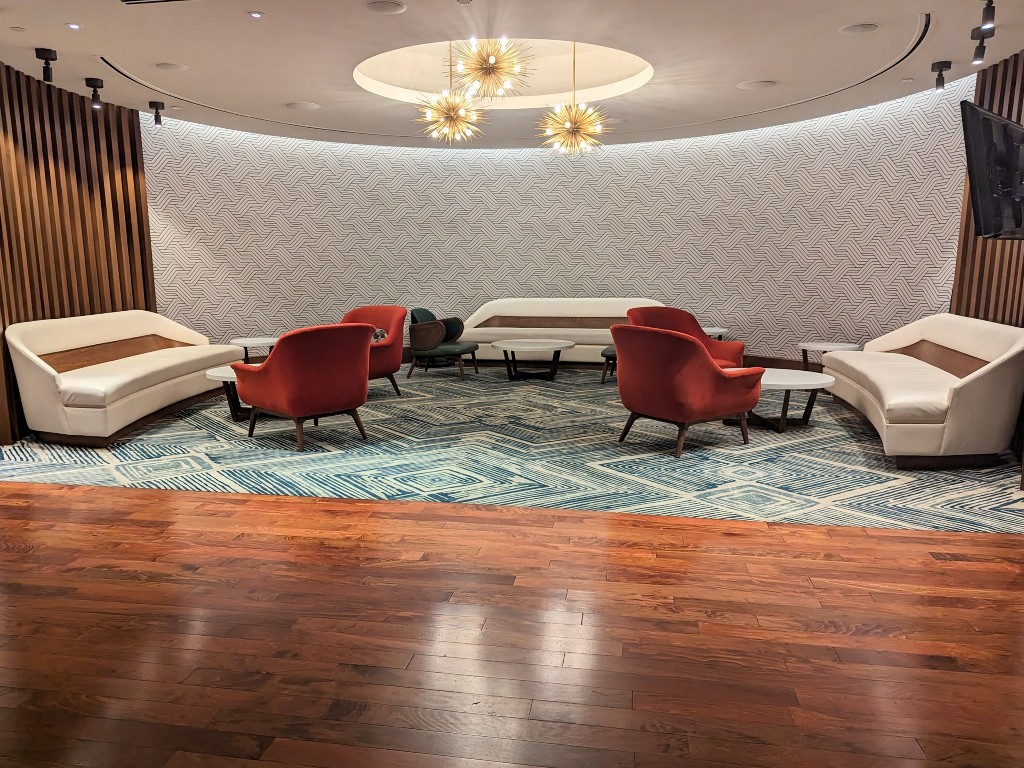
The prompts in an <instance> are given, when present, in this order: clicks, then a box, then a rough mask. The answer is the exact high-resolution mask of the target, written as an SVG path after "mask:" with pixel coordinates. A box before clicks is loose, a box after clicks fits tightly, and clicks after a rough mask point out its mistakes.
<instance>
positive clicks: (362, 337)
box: [231, 323, 376, 451]
mask: <svg viewBox="0 0 1024 768" xmlns="http://www.w3.org/2000/svg"><path fill="white" fill-rule="evenodd" d="M375 330H376V328H375V326H373V325H368V324H363V323H360V324H355V323H352V324H345V325H320V326H314V327H312V328H302V329H300V330H297V331H291V332H289V333H286V334H285V335H284V336H282V337H281V338H280V339H278V342H277V344H276V345H275V346H274V349H273V351H272V352H271V353H270V356H269V357H268V358H267V359H266V360H264V361H263V363H262V364H261V365H246V364H245V363H232V364H231V367H232V369H234V371H235V375H236V376H237V377H238V396H239V398H240V399H242V400H243V401H245V402H246V403H248V404H249V405H250V406H251V408H252V410H251V411H250V412H249V437H252V435H253V432H254V431H255V430H256V417H257V416H259V414H261V413H268V414H271V415H272V416H279V417H281V418H285V419H291V420H292V421H294V422H295V437H296V440H297V442H298V447H299V450H300V451H301V450H302V448H303V435H302V428H303V424H304V423H305V422H306V421H308V420H309V419H313V424H314V426H316V425H318V424H319V422H320V418H321V417H323V416H336V415H338V414H342V413H347V414H348V415H350V416H351V417H352V420H353V421H355V423H356V427H357V428H358V429H359V434H361V435H362V436H363V439H364V440H365V439H366V430H365V429H364V428H363V422H362V421H361V420H360V418H359V412H358V411H357V410H356V409H357V408H359V406H361V405H363V404H364V403H366V395H367V391H368V389H369V367H370V337H372V336H373V332H374V331H375Z"/></svg>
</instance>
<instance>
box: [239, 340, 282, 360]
mask: <svg viewBox="0 0 1024 768" xmlns="http://www.w3.org/2000/svg"><path fill="white" fill-rule="evenodd" d="M278 338H279V337H277V336H241V337H239V338H237V339H232V340H231V341H229V342H228V343H229V344H234V345H235V346H236V347H241V348H242V349H243V350H244V352H245V362H247V363H248V362H249V348H250V347H267V350H268V351H269V352H273V351H274V345H275V344H277V340H278Z"/></svg>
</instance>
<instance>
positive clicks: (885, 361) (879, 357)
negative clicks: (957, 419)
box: [822, 351, 960, 424]
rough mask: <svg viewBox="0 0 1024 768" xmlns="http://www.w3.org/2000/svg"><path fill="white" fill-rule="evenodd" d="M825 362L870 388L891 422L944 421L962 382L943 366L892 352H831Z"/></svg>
mask: <svg viewBox="0 0 1024 768" xmlns="http://www.w3.org/2000/svg"><path fill="white" fill-rule="evenodd" d="M822 363H823V365H824V366H825V368H826V369H828V370H829V371H834V372H835V373H838V374H839V375H841V376H845V377H846V378H847V379H849V380H850V381H852V382H854V383H855V384H858V385H860V386H861V387H863V388H864V389H865V390H867V391H868V392H869V393H870V394H871V396H872V397H873V398H874V399H875V400H876V402H877V403H878V405H879V407H880V408H881V410H882V412H883V413H884V414H885V420H886V422H888V423H890V424H942V423H943V422H944V421H945V420H946V411H947V410H948V409H949V392H950V389H951V388H952V387H954V386H955V385H956V384H957V383H959V381H960V379H959V378H957V377H956V376H954V375H953V374H951V373H947V372H946V371H944V370H942V369H941V368H936V367H935V366H934V365H929V364H928V363H925V362H923V361H921V360H918V359H916V358H913V357H909V356H907V355H902V354H898V353H893V352H853V351H850V352H829V353H827V354H826V355H825V356H824V357H823V358H822Z"/></svg>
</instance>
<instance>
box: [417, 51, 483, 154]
mask: <svg viewBox="0 0 1024 768" xmlns="http://www.w3.org/2000/svg"><path fill="white" fill-rule="evenodd" d="M454 79H455V73H454V61H453V60H452V44H451V43H448V88H447V89H446V90H443V91H441V93H434V94H431V95H430V96H426V97H424V98H423V99H422V100H421V101H420V117H418V118H417V119H416V122H418V123H424V124H425V127H424V128H423V132H424V133H425V134H427V135H428V136H430V137H432V138H435V139H439V140H441V141H447V142H448V144H453V143H454V142H456V141H469V140H470V139H473V138H475V137H476V136H477V135H480V134H482V131H481V130H480V127H479V125H477V123H479V122H480V121H481V120H482V119H483V116H484V113H483V110H482V109H480V107H479V106H478V105H477V103H476V100H475V98H474V96H473V95H472V94H471V93H469V92H467V91H465V90H456V89H455V86H454Z"/></svg>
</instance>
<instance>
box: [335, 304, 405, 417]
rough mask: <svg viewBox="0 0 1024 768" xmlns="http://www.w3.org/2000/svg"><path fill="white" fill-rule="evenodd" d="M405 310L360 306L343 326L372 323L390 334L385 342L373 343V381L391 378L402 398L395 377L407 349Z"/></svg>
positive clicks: (348, 314) (371, 348)
mask: <svg viewBox="0 0 1024 768" xmlns="http://www.w3.org/2000/svg"><path fill="white" fill-rule="evenodd" d="M405 315H406V311H405V307H394V306H390V305H387V304H379V305H374V306H369V307H356V308H355V309H351V310H349V311H348V312H346V313H345V316H344V317H343V318H341V322H343V323H369V324H370V325H372V326H373V327H374V328H382V329H384V330H385V331H387V332H388V335H387V337H386V338H385V339H384V340H383V341H375V342H373V343H372V344H370V379H371V380H373V379H387V380H388V381H390V382H391V386H392V387H394V388H395V394H397V395H398V396H399V397H401V396H402V390H400V389H399V388H398V382H397V381H395V374H396V373H397V372H398V369H399V368H401V367H402V349H403V347H404V346H405Z"/></svg>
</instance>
